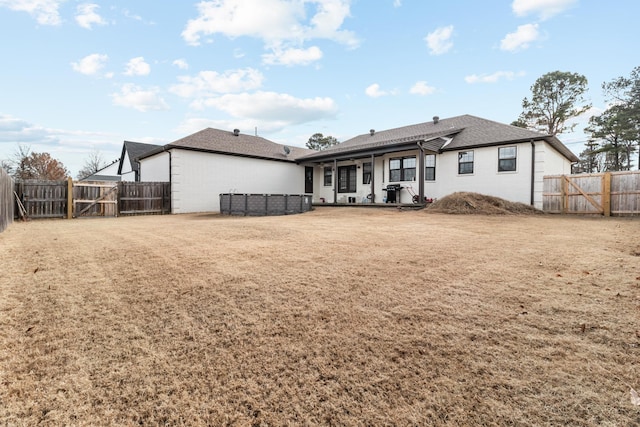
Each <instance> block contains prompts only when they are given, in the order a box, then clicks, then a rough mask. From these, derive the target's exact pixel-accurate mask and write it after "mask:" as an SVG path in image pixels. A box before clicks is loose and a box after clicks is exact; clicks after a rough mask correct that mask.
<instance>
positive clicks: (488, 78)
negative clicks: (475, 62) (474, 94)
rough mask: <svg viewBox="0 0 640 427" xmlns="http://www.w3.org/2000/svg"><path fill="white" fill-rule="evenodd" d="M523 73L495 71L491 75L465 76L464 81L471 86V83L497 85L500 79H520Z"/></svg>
mask: <svg viewBox="0 0 640 427" xmlns="http://www.w3.org/2000/svg"><path fill="white" fill-rule="evenodd" d="M524 75H525V73H524V72H523V71H520V72H518V73H514V72H513V71H496V72H495V73H493V74H482V75H477V74H471V75H470V76H466V77H465V78H464V81H465V82H467V83H469V84H473V83H497V82H498V81H499V80H501V79H506V80H513V79H514V78H516V77H522V76H524Z"/></svg>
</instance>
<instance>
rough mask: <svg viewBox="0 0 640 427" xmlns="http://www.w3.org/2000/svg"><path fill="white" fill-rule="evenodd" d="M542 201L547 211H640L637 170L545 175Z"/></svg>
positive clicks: (619, 213) (617, 213) (618, 213)
mask: <svg viewBox="0 0 640 427" xmlns="http://www.w3.org/2000/svg"><path fill="white" fill-rule="evenodd" d="M542 205H543V207H542V209H543V210H544V211H545V212H548V213H561V214H582V215H604V216H610V215H614V216H632V215H640V171H623V172H605V173H595V174H579V175H554V176H545V177H544V188H543V193H542Z"/></svg>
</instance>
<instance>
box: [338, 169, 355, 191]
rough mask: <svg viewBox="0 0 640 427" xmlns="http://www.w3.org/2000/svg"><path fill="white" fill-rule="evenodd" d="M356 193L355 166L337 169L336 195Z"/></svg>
mask: <svg viewBox="0 0 640 427" xmlns="http://www.w3.org/2000/svg"><path fill="white" fill-rule="evenodd" d="M355 192H356V165H351V166H340V167H339V168H338V193H355Z"/></svg>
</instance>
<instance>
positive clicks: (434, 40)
mask: <svg viewBox="0 0 640 427" xmlns="http://www.w3.org/2000/svg"><path fill="white" fill-rule="evenodd" d="M451 36H453V25H449V26H447V27H440V28H438V29H436V30H435V31H434V32H432V33H429V34H427V37H425V40H426V42H427V46H429V50H430V53H431V55H442V54H443V53H446V52H448V51H449V50H450V49H451V48H452V47H453V42H452V41H451Z"/></svg>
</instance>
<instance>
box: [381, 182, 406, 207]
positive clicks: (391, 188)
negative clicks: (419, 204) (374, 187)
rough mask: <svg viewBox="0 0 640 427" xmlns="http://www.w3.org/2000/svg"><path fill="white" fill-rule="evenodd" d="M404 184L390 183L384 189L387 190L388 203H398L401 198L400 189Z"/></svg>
mask: <svg viewBox="0 0 640 427" xmlns="http://www.w3.org/2000/svg"><path fill="white" fill-rule="evenodd" d="M401 189H402V186H401V185H400V184H389V185H387V188H385V189H384V191H386V192H387V203H397V201H399V200H400V190H401Z"/></svg>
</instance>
